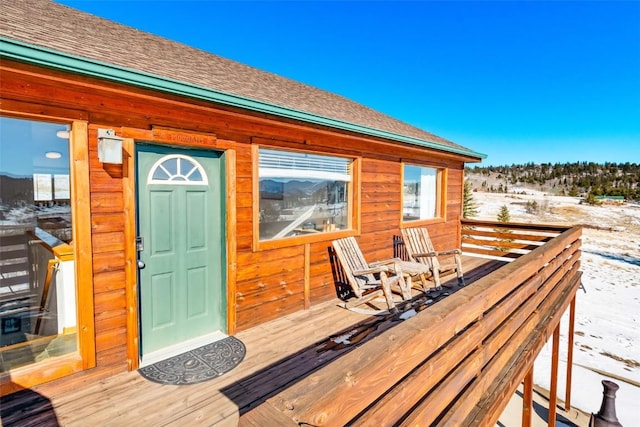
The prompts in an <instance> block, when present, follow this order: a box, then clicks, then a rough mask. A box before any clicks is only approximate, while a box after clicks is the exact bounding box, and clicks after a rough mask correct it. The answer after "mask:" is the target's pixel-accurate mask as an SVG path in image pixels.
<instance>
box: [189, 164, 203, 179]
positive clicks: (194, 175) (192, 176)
mask: <svg viewBox="0 0 640 427" xmlns="http://www.w3.org/2000/svg"><path fill="white" fill-rule="evenodd" d="M189 181H192V182H202V174H201V173H200V171H199V170H198V169H197V168H196V167H195V166H194V168H193V171H192V172H190V173H189Z"/></svg>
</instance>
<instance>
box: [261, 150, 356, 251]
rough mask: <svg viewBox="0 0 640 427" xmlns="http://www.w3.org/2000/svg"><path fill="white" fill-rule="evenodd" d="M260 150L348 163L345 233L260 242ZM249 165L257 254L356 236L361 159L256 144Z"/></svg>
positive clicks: (343, 231)
mask: <svg viewBox="0 0 640 427" xmlns="http://www.w3.org/2000/svg"><path fill="white" fill-rule="evenodd" d="M260 148H264V149H268V150H276V151H284V152H291V153H302V154H305V153H306V154H315V155H319V156H327V157H338V158H345V159H349V160H351V181H350V182H348V183H347V196H348V201H347V220H348V221H349V227H348V228H347V229H345V230H335V231H324V232H321V233H317V234H309V235H305V236H290V237H283V238H280V239H273V240H260V172H259V166H260ZM251 162H252V175H253V176H252V181H253V182H252V184H253V185H252V193H253V194H252V196H253V197H252V199H253V215H252V222H253V227H252V232H253V251H254V252H257V251H261V250H268V249H276V248H284V247H290V246H299V245H303V244H308V243H315V242H323V241H329V240H334V239H339V238H341V237H347V236H355V235H357V234H360V209H361V207H360V168H361V159H360V158H359V157H354V156H345V155H338V154H335V153H330V152H319V151H311V150H299V149H290V148H283V147H280V146H277V145H259V144H253V145H252V146H251Z"/></svg>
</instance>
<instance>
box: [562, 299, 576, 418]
mask: <svg viewBox="0 0 640 427" xmlns="http://www.w3.org/2000/svg"><path fill="white" fill-rule="evenodd" d="M575 323H576V297H575V295H574V297H573V299H572V300H571V305H570V306H569V331H568V335H569V342H568V343H567V379H566V387H565V396H564V409H565V411H568V410H570V409H571V375H572V373H573V342H574V336H573V335H574V332H575Z"/></svg>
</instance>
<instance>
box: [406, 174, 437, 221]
mask: <svg viewBox="0 0 640 427" xmlns="http://www.w3.org/2000/svg"><path fill="white" fill-rule="evenodd" d="M443 179H444V170H443V169H437V168H431V167H424V166H415V165H408V164H405V165H404V166H403V194H402V196H403V198H402V208H403V209H402V219H403V221H419V220H428V219H435V218H442V217H444V213H443V205H444V203H443V202H442V190H441V189H442V188H443V183H442V181H443Z"/></svg>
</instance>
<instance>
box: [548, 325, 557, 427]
mask: <svg viewBox="0 0 640 427" xmlns="http://www.w3.org/2000/svg"><path fill="white" fill-rule="evenodd" d="M559 346H560V324H558V326H556V329H555V330H554V331H553V347H552V349H551V390H549V418H548V419H547V425H548V426H549V427H555V425H556V412H557V410H556V406H557V404H558V357H559V353H560V352H559V349H558V347H559Z"/></svg>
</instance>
